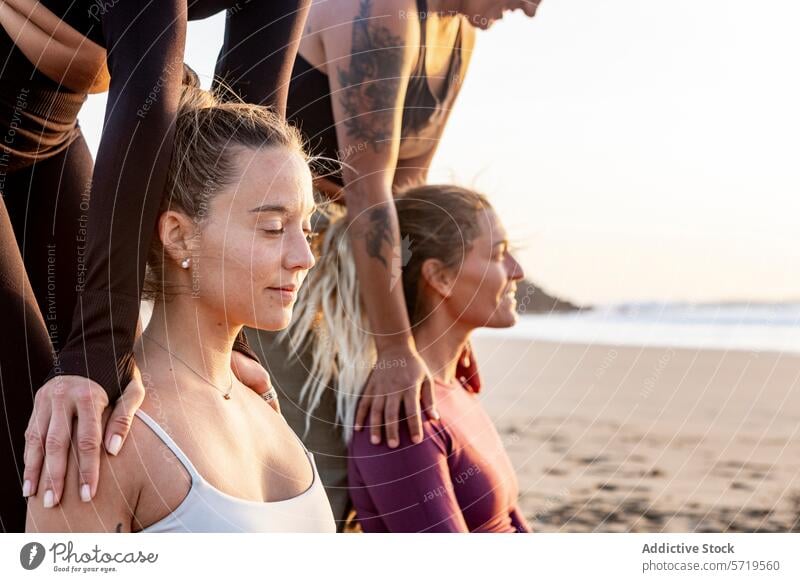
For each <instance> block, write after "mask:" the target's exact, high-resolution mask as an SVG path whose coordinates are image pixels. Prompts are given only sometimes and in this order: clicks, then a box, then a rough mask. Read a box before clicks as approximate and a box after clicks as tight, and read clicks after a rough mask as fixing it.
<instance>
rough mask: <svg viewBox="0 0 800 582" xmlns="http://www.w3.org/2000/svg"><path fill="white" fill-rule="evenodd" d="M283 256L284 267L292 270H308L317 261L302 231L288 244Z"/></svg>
mask: <svg viewBox="0 0 800 582" xmlns="http://www.w3.org/2000/svg"><path fill="white" fill-rule="evenodd" d="M283 258H284V268H286V269H287V270H290V271H308V270H310V269H311V268H312V267H313V266H314V265H315V264H316V262H317V261H316V259H315V258H314V253H312V252H311V246H310V245H309V244H308V240H307V239H306V236H305V233H303V232H302V231H301V232H300V233H299V234H298V235H296V236H293V237H292V240H291V241H290V242H289V243H288V244H287V245H286V247H285V253H284V257H283Z"/></svg>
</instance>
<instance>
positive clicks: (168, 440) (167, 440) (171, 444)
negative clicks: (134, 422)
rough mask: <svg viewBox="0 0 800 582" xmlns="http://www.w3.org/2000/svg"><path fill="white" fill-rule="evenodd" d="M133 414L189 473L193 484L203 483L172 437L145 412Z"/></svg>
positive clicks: (139, 411)
mask: <svg viewBox="0 0 800 582" xmlns="http://www.w3.org/2000/svg"><path fill="white" fill-rule="evenodd" d="M134 414H135V415H136V416H138V417H139V418H140V419H141V420H142V422H144V423H145V424H146V425H147V426H149V427H150V430H152V431H153V432H154V433H156V436H157V437H158V438H160V439H161V440H162V441H163V442H164V444H165V445H167V448H168V449H169V450H170V451H172V453H173V454H174V455H175V456H176V457H177V458H178V460H179V461H180V462H181V464H182V465H183V466H184V467H185V468H186V470H187V471H188V472H189V475H191V477H192V482H193V483H199V482H202V481H203V477H202V476H201V475H200V473H199V472H198V471H197V469H195V466H194V465H193V464H192V462H191V461H190V460H189V457H187V456H186V453H184V452H183V451H182V450H181V448H180V447H179V446H178V444H177V443H176V442H175V441H174V440H172V437H171V436H169V435H168V434H167V432H166V431H165V430H164V429H163V428H161V426H159V424H158V423H157V422H156V421H155V420H153V419H152V418H151V417H150V416H149V415H148V414H147V413H146V412H144V411H143V410H141V409H139V410H137V411H136V412H135V413H134Z"/></svg>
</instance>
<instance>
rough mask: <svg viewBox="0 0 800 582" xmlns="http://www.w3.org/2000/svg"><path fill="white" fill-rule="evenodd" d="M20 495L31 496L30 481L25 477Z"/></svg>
mask: <svg viewBox="0 0 800 582" xmlns="http://www.w3.org/2000/svg"><path fill="white" fill-rule="evenodd" d="M22 496H23V497H30V496H31V482H30V481H29V480H28V479H25V483H23V484H22Z"/></svg>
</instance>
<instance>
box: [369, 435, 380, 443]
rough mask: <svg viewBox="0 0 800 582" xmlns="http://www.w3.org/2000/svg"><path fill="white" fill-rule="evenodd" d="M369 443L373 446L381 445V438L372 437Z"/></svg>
mask: <svg viewBox="0 0 800 582" xmlns="http://www.w3.org/2000/svg"><path fill="white" fill-rule="evenodd" d="M369 442H371V443H372V444H373V445H379V444H381V437H379V436H375V435H372V436H371V437H369Z"/></svg>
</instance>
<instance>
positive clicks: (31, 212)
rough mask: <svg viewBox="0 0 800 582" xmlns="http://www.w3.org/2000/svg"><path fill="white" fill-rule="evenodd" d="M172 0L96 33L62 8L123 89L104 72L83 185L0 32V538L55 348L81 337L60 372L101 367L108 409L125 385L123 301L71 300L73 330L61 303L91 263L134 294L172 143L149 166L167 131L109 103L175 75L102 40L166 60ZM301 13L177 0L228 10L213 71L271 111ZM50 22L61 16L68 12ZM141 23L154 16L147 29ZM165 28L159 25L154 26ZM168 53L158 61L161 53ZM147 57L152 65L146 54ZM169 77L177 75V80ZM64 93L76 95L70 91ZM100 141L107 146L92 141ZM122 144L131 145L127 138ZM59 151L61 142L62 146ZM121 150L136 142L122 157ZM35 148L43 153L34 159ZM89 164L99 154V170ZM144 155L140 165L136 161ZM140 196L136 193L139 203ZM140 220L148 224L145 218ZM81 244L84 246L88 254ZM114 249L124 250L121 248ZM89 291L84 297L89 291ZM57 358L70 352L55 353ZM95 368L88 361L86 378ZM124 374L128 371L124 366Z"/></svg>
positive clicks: (295, 1) (43, 84) (61, 105)
mask: <svg viewBox="0 0 800 582" xmlns="http://www.w3.org/2000/svg"><path fill="white" fill-rule="evenodd" d="M91 1H92V2H93V0H91ZM44 4H46V5H50V6H49V7H50V8H51V10H57V9H61V8H64V9H66V8H65V6H66V4H63V5H62V4H60V3H57V2H45V3H44ZM179 4H181V0H172V1H171V2H166V1H165V2H164V4H161V5H160V6H159V7H158V8H156V7H155V5H153V6H151V7H149V8H148V9H147V12H146V13H145V12H143V13H141V14H140V13H138V12H137V6H138V5H139V3H137V2H133V3H128V4H124V3H120V4H119V5H117V6H115V7H114V8H113V10H110V11H107V12H106V13H104V15H103V26H102V27H100V26H98V25H97V24H98V21H97V20H93V19H92V18H89V17H87V14H89V12H87V11H86V10H85V8H86V7H87V6H89V5H90V2H89V0H82V1H79V2H77V3H70V4H69V6H70V7H72V6H75V9H74V10H73V12H72V13H70V15H69V18H65V19H66V20H67V21H68V22H70V24H72V26H73V27H75V28H76V29H78V30H79V31H80V32H82V33H84V34H87V35H89V36H90V37H91V38H93V40H95V41H96V42H101V43H102V42H104V41H105V46H107V47H115V49H114V50H111V51H109V61H112V62H113V64H114V66H113V67H112V66H110V67H109V69H110V70H112V71H113V70H121V71H123V74H121V75H120V77H121V78H123V79H127V80H129V81H130V85H131V87H133V88H132V89H131V88H128V89H126V90H125V91H124V92H123V91H121V90H120V89H119V87H120V86H121V85H118V86H117V87H118V89H117V94H116V96H115V95H114V94H113V89H114V85H113V83H114V75H113V72H112V92H111V94H110V97H109V105H111V104H112V102H113V104H114V107H113V108H112V107H110V108H109V109H108V110H107V112H106V125H105V129H104V133H107V132H110V133H111V134H112V135H113V138H111V139H109V138H107V137H104V141H103V142H102V143H101V146H102V145H103V144H104V143H108V147H107V148H106V149H105V151H100V152H99V155H98V164H99V165H98V170H101V171H102V173H99V174H98V175H97V176H94V183H92V175H93V160H92V157H91V155H90V154H89V151H88V149H87V147H86V143H85V141H84V139H83V136H82V135H80V134H79V132H78V133H76V132H75V130H74V126H75V117H76V116H77V110H75V109H74V100H75V98H76V96H75V95H74V94H72V95H67V94H65V93H60V94H59V95H58V96H56V108H55V109H52V108H50V109H48V108H47V107H45V106H44V105H45V103H44V102H45V101H46V100H43V99H38V95H37V93H36V92H37V91H38V90H40V89H41V90H42V91H44V92H47V91H50V92H52V91H56V92H58V91H60V90H61V89H60V88H59V87H58V85H57V84H55V83H53V82H52V81H50V80H49V79H46V78H45V77H43V75H41V73H39V72H37V71H35V70H34V69H33V68H32V65H31V64H30V62H29V61H28V60H27V59H26V58H25V57H24V56H23V55H22V54H21V53H20V51H19V50H18V49H17V48H16V47H14V46H13V42H11V39H10V38H9V37H8V35H6V34H5V32H4V31H3V29H1V28H0V130H2V131H0V139H4V138H5V137H6V136H9V135H10V134H11V133H14V134H15V136H14V137H15V140H16V141H15V143H14V144H13V146H12V147H16V148H17V151H18V153H22V154H24V155H17V156H16V157H15V156H14V155H13V154H12V155H11V156H10V157H9V154H8V152H6V151H4V150H3V148H2V147H0V193H1V194H2V201H1V202H0V325H1V326H2V327H0V338H2V339H0V419H2V427H1V429H2V433H1V434H0V479H2V484H3V487H2V491H1V492H0V532H18V531H22V530H23V529H24V527H25V511H26V502H25V500H24V498H23V497H22V495H21V491H22V490H21V488H22V470H23V466H24V463H23V450H24V444H25V443H24V431H25V428H26V427H27V424H28V420H29V418H30V416H31V413H32V411H33V396H34V394H35V392H36V390H37V389H38V388H39V387H41V385H42V384H43V382H44V381H45V379H46V378H47V377H48V376H50V375H52V374H54V373H57V370H54V369H53V368H54V365H55V364H57V363H59V362H60V363H61V364H62V365H64V361H65V360H64V359H63V358H62V359H61V360H60V361H59V360H56V359H55V358H54V356H53V354H54V353H57V352H58V351H59V350H60V349H61V348H62V347H64V346H65V343H69V342H68V339H69V340H70V341H71V343H72V345H73V347H74V346H75V345H78V346H80V345H81V341H84V342H87V344H88V342H90V341H91V342H92V343H91V345H90V346H89V348H88V349H87V350H86V353H84V350H82V349H81V350H75V349H73V353H72V356H73V359H72V361H71V364H70V366H71V367H70V368H65V369H64V370H63V371H64V373H67V372H70V371H72V370H73V369H80V368H83V366H81V365H78V364H80V361H81V360H83V359H84V358H86V359H89V360H91V359H93V358H94V359H95V360H97V361H99V362H101V363H102V364H103V367H104V370H102V371H105V372H106V375H105V377H104V380H105V381H104V382H99V383H100V384H101V386H102V387H103V388H104V389H105V390H106V391H107V392H109V397H110V398H111V399H112V400H113V398H114V397H115V396H116V395H117V394H118V393H119V392H118V389H119V387H117V388H116V390H117V392H115V386H114V384H115V383H118V384H119V386H123V387H124V386H125V385H126V380H127V378H125V377H124V376H120V377H119V378H117V376H116V375H115V374H114V373H113V372H114V368H115V365H114V361H113V357H112V354H113V355H114V356H115V357H116V358H118V362H117V366H116V371H117V372H119V369H120V368H119V361H121V359H124V358H130V349H131V346H132V337H133V332H134V328H135V325H136V314H137V312H138V301H135V302H134V301H132V300H131V304H132V305H133V307H128V308H126V309H124V310H122V308H121V307H120V303H119V301H117V303H111V304H109V306H108V308H103V309H101V308H98V306H97V304H96V303H95V304H94V305H93V306H92V305H91V304H88V303H86V300H84V303H83V304H82V305H84V306H86V307H87V308H89V309H93V310H94V312H93V313H92V314H91V316H87V317H85V318H84V319H83V321H78V322H77V324H76V322H75V321H74V319H73V318H74V308H75V307H76V305H77V304H78V294H77V292H76V286H78V284H82V283H84V282H85V281H84V278H85V277H86V273H87V269H88V271H89V272H92V268H94V274H95V276H96V275H97V273H98V272H100V273H103V272H104V268H105V265H106V264H108V265H109V268H110V266H115V267H116V269H115V270H116V271H117V273H115V281H119V280H120V276H119V273H122V274H124V277H122V279H124V281H123V282H124V285H123V287H124V288H123V289H122V291H123V292H126V293H128V296H129V297H130V296H131V295H132V294H133V293H134V292H135V290H136V289H138V287H137V286H136V285H137V284H139V285H140V284H141V281H138V283H137V282H136V281H134V280H133V279H135V278H136V276H137V275H136V273H137V269H138V270H139V271H141V272H143V263H141V261H142V257H143V256H144V255H142V253H141V252H139V251H140V250H141V248H140V247H142V246H143V245H144V246H146V245H147V241H149V240H150V237H151V236H152V233H151V232H149V231H148V224H149V219H150V218H154V217H155V213H154V209H155V210H157V208H158V206H159V204H160V201H159V200H158V199H157V198H156V197H154V196H153V195H152V194H153V193H159V192H160V188H162V187H163V182H159V181H158V180H156V179H155V178H152V180H151V179H150V178H151V177H153V176H156V175H159V176H163V175H165V163H164V162H165V160H167V161H168V158H169V154H170V153H171V148H166V152H167V155H166V157H165V156H164V155H162V154H158V155H159V159H158V160H155V156H150V155H149V153H150V150H148V149H147V148H148V147H150V148H151V150H156V149H157V146H158V144H159V143H161V138H163V137H164V136H165V135H166V134H167V129H166V128H165V127H161V126H159V127H156V128H155V129H154V127H153V126H154V125H155V124H157V123H161V122H163V121H164V119H165V117H164V115H161V117H159V118H158V119H160V121H158V120H156V121H152V120H153V118H154V116H155V114H154V110H155V106H153V108H152V109H150V110H149V112H148V113H147V115H146V116H145V115H143V119H144V118H145V117H146V121H142V122H141V124H140V123H139V121H138V119H137V118H138V112H137V115H136V116H135V117H134V116H133V115H131V116H130V117H131V118H130V119H123V120H120V118H119V113H115V111H119V110H120V109H121V106H120V100H122V101H124V100H125V99H128V100H129V101H130V100H135V101H136V103H135V107H133V108H131V107H130V105H131V103H128V104H127V106H128V107H127V109H126V110H127V111H131V110H132V111H136V107H144V106H147V105H153V103H150V102H149V101H147V100H144V99H142V100H139V98H138V97H136V96H135V91H139V92H141V90H142V86H141V85H142V84H146V87H145V90H146V91H145V92H147V91H150V90H151V89H152V90H155V88H156V87H161V85H157V84H156V83H155V82H154V80H158V82H159V83H160V82H161V81H162V80H163V79H161V78H160V75H161V73H162V72H163V74H164V78H166V77H167V76H169V77H170V78H171V79H173V80H174V79H175V78H177V79H179V78H180V74H179V69H176V67H175V66H174V64H173V63H172V61H171V60H170V62H169V70H167V69H161V68H159V69H158V70H149V71H148V70H144V71H143V70H142V66H140V63H139V55H137V54H128V53H125V52H120V51H121V50H122V49H120V48H119V47H120V45H119V44H117V43H116V42H115V39H116V38H117V37H125V38H127V39H129V41H130V39H131V38H133V39H137V38H138V37H137V36H136V35H145V34H152V35H153V37H154V39H153V42H152V43H151V42H150V40H149V39H147V38H144V39H139V41H137V42H139V43H140V44H142V45H143V46H144V47H146V48H150V49H152V48H153V47H154V46H155V47H156V49H154V50H152V51H151V52H152V53H153V54H157V55H158V54H162V53H163V52H164V51H166V50H169V51H172V49H173V48H174V46H176V44H175V43H177V42H178V41H180V43H181V46H182V42H183V40H182V38H178V36H170V35H166V36H165V35H163V34H162V32H163V31H168V30H171V28H170V25H169V22H170V18H171V17H165V18H161V16H160V15H164V14H172V12H170V11H169V10H167V8H168V5H169V7H170V10H177V8H176V6H178V5H179ZM309 6H310V0H268V1H265V2H250V3H244V4H242V5H240V3H236V2H235V0H198V1H195V2H192V3H190V6H189V13H188V17H189V19H190V20H191V19H195V18H204V17H206V16H209V15H210V14H213V13H215V12H218V11H220V10H223V9H229V12H228V19H227V21H226V36H225V44H224V46H223V49H222V52H221V53H220V57H219V61H218V63H217V73H218V74H220V75H224V76H225V77H226V79H225V80H226V83H227V84H228V85H230V86H231V87H232V88H233V89H234V91H235V92H236V93H238V94H239V95H241V96H242V97H243V98H245V99H246V100H248V101H250V102H257V103H265V104H269V105H272V106H273V107H275V108H276V109H277V110H278V111H279V112H280V113H283V110H284V109H285V102H286V91H287V88H288V84H289V79H290V75H291V68H292V62H293V59H294V54H295V51H296V45H297V43H298V42H299V38H300V35H301V33H302V28H303V22H304V19H305V16H306V14H307V12H308V7H309ZM126 10H127V12H131V11H133V14H128V13H127V12H126ZM178 12H180V11H179V10H178ZM58 16H59V17H62V16H64V17H66V16H67V14H64V15H62V14H58ZM148 19H150V20H152V21H153V24H152V26H151V25H150V20H148ZM164 19H166V23H164V22H161V21H162V20H164ZM132 22H138V26H139V29H138V30H136V31H134V34H130V33H129V28H130V27H131V26H133V25H132V24H131V23H132ZM126 33H128V34H127V36H126ZM158 43H161V44H158ZM134 44H135V43H134ZM162 44H163V45H164V46H163V47H162ZM167 56H168V55H164V58H166V57H167ZM171 56H174V55H171ZM149 62H151V64H152V59H151V61H149ZM175 70H178V75H177V76H176V74H175ZM27 84H30V85H31V87H32V88H33V90H32V92H31V93H30V94H28V93H24V94H23V95H24V96H25V99H23V101H24V100H27V101H30V102H28V103H26V104H25V106H24V107H23V109H24V110H19V111H17V110H16V109H15V106H14V103H15V99H16V98H17V97H18V96H19V95H20V94H21V93H20V88H21V87H24V86H25V85H27ZM178 84H179V80H178ZM177 89H178V90H179V88H177ZM175 91H176V88H175V87H171V86H166V85H165V86H163V87H161V89H160V92H159V93H158V94H156V97H155V105H157V104H158V101H159V99H161V97H162V96H165V95H168V94H169V95H174V94H175ZM132 95H133V97H132ZM140 96H141V95H140ZM77 98H79V99H82V96H77ZM37 99H38V100H37ZM59 99H60V100H61V101H59ZM162 101H163V99H162ZM40 108H41V109H40ZM45 111H46V112H50V113H53V112H54V111H58V115H56V117H59V116H60V118H59V119H58V120H57V122H56V123H55V124H53V125H52V127H51V125H50V124H51V118H50V117H48V114H47V113H42V112H45ZM66 112H69V113H68V114H67V113H66ZM19 115H22V117H25V115H31V118H30V119H32V120H33V121H32V122H31V125H30V126H29V129H30V128H33V130H32V131H30V132H27V133H25V132H23V131H20V130H19V128H17V127H15V123H16V118H17V117H18V116H19ZM155 117H158V116H155ZM42 119H44V120H43V121H42V123H41V124H40V125H41V127H42V128H44V127H47V128H48V131H49V129H53V132H52V134H48V133H44V134H43V133H42V132H41V131H39V130H38V129H37V127H38V126H37V123H39V121H41V120H42ZM136 126H139V127H138V128H137V127H136ZM109 128H111V129H109ZM162 129H163V132H162V133H159V132H160V131H161V130H162ZM156 130H158V131H156ZM134 131H136V132H138V133H137V135H138V137H136V138H134V137H132V135H133V132H134ZM120 134H121V135H120ZM68 135H69V136H70V139H68V140H61V141H59V136H62V137H63V136H68ZM51 138H52V139H51ZM107 139H108V142H106V141H105V140H107ZM134 139H138V140H139V142H136V143H134ZM37 140H38V141H39V142H40V143H39V144H38V145H37V144H36V143H33V145H31V143H32V142H36V141H37ZM141 142H143V143H141ZM4 143H5V142H4ZM166 143H168V142H166ZM65 144H69V145H68V146H66V148H65V149H62V148H63V146H64V145H65ZM120 145H128V146H136V147H130V148H129V150H125V149H124V148H121V147H120ZM0 146H2V144H0ZM41 146H46V147H50V148H51V149H50V151H49V152H45V154H44V155H43V154H41V152H42V151H43V150H42V149H41ZM46 147H45V149H46ZM115 148H116V150H115ZM101 150H103V148H102V147H101ZM37 152H38V153H37ZM53 152H57V153H55V154H53ZM28 154H30V155H32V156H33V157H34V158H35V163H33V162H32V161H31V160H30V159H27V160H24V161H22V162H21V160H22V158H23V157H26V156H28ZM101 156H104V157H103V159H104V164H102V167H101V165H100V158H101ZM151 158H153V160H152V164H151V163H150V162H145V161H146V160H149V159H151ZM137 161H138V163H137ZM126 164H127V165H126ZM156 166H158V167H156ZM98 182H100V183H102V187H101V188H99V191H100V192H99V193H100V194H101V195H103V197H102V198H101V199H99V200H95V202H94V203H93V208H95V213H97V210H96V209H97V208H102V212H100V217H99V219H97V218H96V219H95V220H94V221H93V222H92V225H93V226H91V227H88V219H89V212H88V203H89V193H90V192H92V194H93V195H95V194H97V193H98ZM118 182H119V183H118ZM148 188H149V189H150V192H149V193H150V194H151V195H150V196H149V197H148V196H147V195H146V194H147V193H148V192H147V189H148ZM112 197H113V198H112ZM154 201H155V204H154ZM115 204H116V206H118V207H123V208H122V210H121V211H120V209H119V208H117V209H116V216H115V217H114V218H113V221H112V217H111V216H109V217H108V218H107V219H106V213H107V212H108V210H109V209H113V208H114V205H115ZM151 215H152V216H151ZM137 219H141V220H142V228H143V229H144V230H143V231H142V233H141V239H138V237H137V236H136V233H137V230H136V228H137V227H138V220H137ZM106 220H107V222H105V226H106V227H107V226H108V225H112V227H113V228H112V230H113V233H114V235H115V236H114V238H115V239H116V241H117V244H116V245H115V246H114V248H112V250H111V255H110V256H109V255H108V254H105V255H102V253H103V252H105V251H104V250H103V249H104V247H105V245H106V241H105V240H104V238H103V236H102V235H98V232H99V233H102V232H103V226H104V221H106ZM152 224H153V225H154V224H155V220H153V221H152ZM87 227H88V228H87ZM92 233H94V234H93V235H92ZM120 233H123V234H124V236H122V235H121V234H120ZM92 236H93V238H92ZM89 238H92V240H93V241H94V242H93V246H92V244H90V242H89V240H88V239H89ZM120 238H122V239H124V240H123V242H124V244H125V246H124V247H120V245H119V241H120ZM86 247H88V248H94V250H95V252H96V253H95V257H94V259H91V257H89V259H90V260H94V261H98V257H99V260H101V261H108V263H106V262H100V263H97V262H95V263H94V264H93V265H87V264H86V263H85V261H84V259H86V258H87V256H86ZM115 249H116V250H115ZM120 249H121V250H122V251H124V252H120ZM114 253H117V254H114ZM137 259H138V261H137ZM90 276H91V275H90ZM115 284H116V283H115ZM87 291H88V287H87ZM94 291H95V295H97V289H94ZM100 295H102V291H101V292H100ZM117 297H119V295H118V296H117ZM134 299H135V298H134ZM110 307H114V308H115V310H116V312H115V313H114V314H113V319H114V323H115V325H116V327H115V328H113V329H112V328H111V327H110V326H109V319H110V318H111V317H112V315H111V311H110ZM101 312H102V313H101ZM84 324H85V325H86V326H87V329H86V333H85V334H84V333H83V332H82V327H81V326H82V325H84ZM76 330H77V331H76ZM68 350H69V347H67V348H66V349H65V350H64V351H68ZM112 350H113V351H112ZM237 350H239V351H244V352H245V353H251V352H248V348H247V347H246V345H242V344H237ZM98 351H104V352H105V353H104V354H103V356H102V358H99V359H98V354H97V352H98ZM78 352H79V353H78ZM62 355H63V352H62ZM76 356H77V358H76ZM253 357H255V356H253ZM76 361H78V364H76ZM109 362H110V363H109ZM99 367H100V366H95V367H94V368H93V367H92V366H88V368H89V369H90V370H92V369H94V370H95V373H97V369H98V368H99ZM72 373H74V372H72ZM126 373H127V374H130V367H128V368H127V371H126ZM90 377H92V376H90ZM112 378H113V380H112ZM92 379H94V380H97V378H95V377H92Z"/></svg>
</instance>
